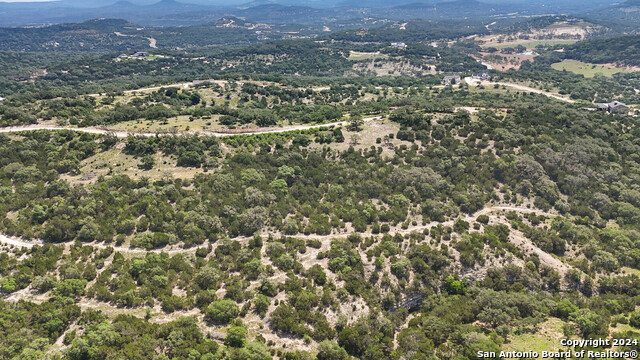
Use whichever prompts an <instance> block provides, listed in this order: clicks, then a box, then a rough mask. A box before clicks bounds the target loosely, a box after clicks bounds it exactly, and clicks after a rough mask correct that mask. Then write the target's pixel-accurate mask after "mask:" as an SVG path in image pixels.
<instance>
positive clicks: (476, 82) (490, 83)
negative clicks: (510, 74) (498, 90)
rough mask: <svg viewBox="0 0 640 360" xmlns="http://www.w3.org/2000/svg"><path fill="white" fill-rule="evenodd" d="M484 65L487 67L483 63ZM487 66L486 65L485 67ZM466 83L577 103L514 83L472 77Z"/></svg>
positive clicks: (467, 78) (466, 79)
mask: <svg viewBox="0 0 640 360" xmlns="http://www.w3.org/2000/svg"><path fill="white" fill-rule="evenodd" d="M483 65H485V64H484V63H483ZM485 66H486V65H485ZM464 81H465V82H466V83H467V84H469V86H476V85H483V86H494V85H499V86H506V87H510V88H514V89H516V90H520V91H526V92H532V93H536V94H540V95H544V96H546V97H549V98H552V99H556V100H560V101H564V102H567V103H569V104H573V103H575V101H574V100H571V99H567V98H565V97H562V96H560V95H558V94H553V93H550V92H546V91H542V90H540V89H536V88H532V87H528V86H524V85H519V84H514V83H507V82H500V81H499V82H495V81H486V80H483V81H480V80H476V79H474V78H472V77H466V78H464Z"/></svg>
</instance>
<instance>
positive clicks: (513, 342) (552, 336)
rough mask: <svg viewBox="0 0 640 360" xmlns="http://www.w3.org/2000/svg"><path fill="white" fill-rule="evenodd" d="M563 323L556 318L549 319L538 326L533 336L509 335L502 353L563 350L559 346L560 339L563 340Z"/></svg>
mask: <svg viewBox="0 0 640 360" xmlns="http://www.w3.org/2000/svg"><path fill="white" fill-rule="evenodd" d="M563 324H564V321H562V320H560V319H558V318H553V317H552V318H549V319H548V320H547V321H545V322H543V323H541V324H540V325H538V331H537V332H536V333H535V334H528V333H527V334H520V335H510V336H509V342H508V343H505V344H504V345H503V346H502V348H503V350H504V351H538V352H542V351H559V350H564V347H562V346H560V339H562V338H564V335H563V333H562V325H563Z"/></svg>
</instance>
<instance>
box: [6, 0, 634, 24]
mask: <svg viewBox="0 0 640 360" xmlns="http://www.w3.org/2000/svg"><path fill="white" fill-rule="evenodd" d="M204 1H205V0H184V1H182V0H160V1H156V2H152V0H145V1H143V0H118V1H114V2H112V3H110V4H104V2H103V1H100V2H98V1H95V0H86V1H82V2H81V1H80V0H61V1H59V2H47V3H0V10H2V11H0V26H25V25H42V24H55V23H65V22H82V21H85V20H89V19H93V18H123V19H127V20H129V21H131V22H134V23H137V24H140V25H160V26H174V25H195V24H201V23H206V22H210V21H213V20H214V19H218V18H220V17H222V16H235V17H238V18H241V17H244V18H247V19H248V20H250V21H254V22H270V23H301V24H306V23H309V24H311V23H315V24H318V23H323V22H335V21H342V20H352V19H357V18H363V17H372V18H377V19H390V20H407V19H413V18H423V19H443V18H479V17H488V16H496V15H506V14H520V15H529V16H530V15H536V14H548V13H549V12H550V11H553V9H552V8H551V7H553V6H556V5H557V6H559V5H560V4H570V3H574V2H575V1H576V0H558V1H556V2H554V3H553V5H549V6H547V5H548V4H546V1H544V0H530V1H521V2H515V3H514V2H507V1H506V0H480V1H478V0H453V1H437V0H422V1H420V0H418V1H416V0H398V1H394V2H391V3H390V2H389V1H388V0H370V1H367V2H366V3H364V4H363V3H362V1H361V0H326V1H320V0H308V1H303V0H253V1H250V2H244V3H243V2H242V1H241V0H238V2H237V3H236V4H234V5H231V6H230V5H226V6H222V5H220V4H221V3H220V2H219V1H221V0H215V1H218V2H212V3H210V4H205V3H204ZM485 1H486V2H485ZM592 1H598V2H600V1H608V0H592ZM196 2H197V3H196ZM638 2H640V0H628V3H629V4H635V3H638ZM78 4H82V6H80V5H78ZM214 4H217V5H214ZM227 4H228V2H227ZM309 5H314V6H309ZM92 6H93V7H92Z"/></svg>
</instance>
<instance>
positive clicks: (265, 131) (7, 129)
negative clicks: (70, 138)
mask: <svg viewBox="0 0 640 360" xmlns="http://www.w3.org/2000/svg"><path fill="white" fill-rule="evenodd" d="M379 119H382V116H372V117H368V118H364V119H363V121H364V122H369V121H372V120H379ZM347 124H348V121H337V122H332V123H327V124H317V125H291V126H284V127H279V128H278V127H272V128H261V129H257V130H256V131H249V132H244V133H224V132H216V131H215V130H190V131H182V132H177V133H171V132H132V131H126V130H119V129H110V128H93V127H86V128H77V127H71V126H55V125H23V126H9V127H5V128H0V133H16V132H23V131H36V130H72V131H78V132H83V133H89V134H102V135H106V134H112V135H115V136H116V137H118V138H126V137H128V136H131V135H135V136H142V137H153V136H172V135H177V136H183V135H206V136H217V137H227V136H238V135H258V134H269V133H286V132H290V131H298V130H309V129H316V128H322V127H330V126H344V125H347Z"/></svg>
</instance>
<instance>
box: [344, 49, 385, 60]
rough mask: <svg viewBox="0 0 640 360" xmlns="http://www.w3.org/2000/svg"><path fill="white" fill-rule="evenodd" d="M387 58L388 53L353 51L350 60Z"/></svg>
mask: <svg viewBox="0 0 640 360" xmlns="http://www.w3.org/2000/svg"><path fill="white" fill-rule="evenodd" d="M387 58H388V56H387V55H384V54H380V53H379V52H360V51H351V52H350V53H349V60H353V61H361V60H374V59H387Z"/></svg>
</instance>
